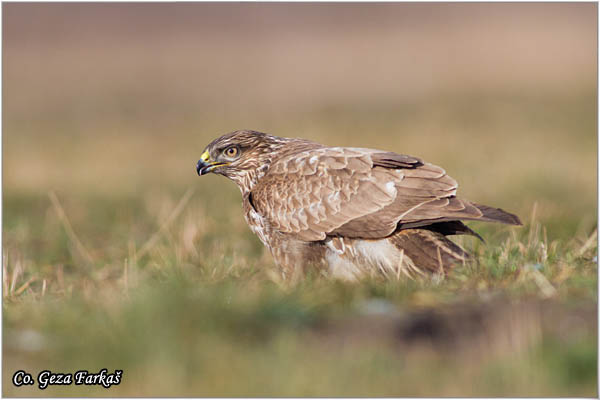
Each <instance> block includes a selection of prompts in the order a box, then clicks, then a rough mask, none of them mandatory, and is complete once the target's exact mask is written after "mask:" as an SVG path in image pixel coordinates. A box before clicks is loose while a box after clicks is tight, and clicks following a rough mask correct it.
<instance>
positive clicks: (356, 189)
mask: <svg viewBox="0 0 600 400" xmlns="http://www.w3.org/2000/svg"><path fill="white" fill-rule="evenodd" d="M457 187H458V185H457V183H456V181H455V180H454V179H452V178H451V177H450V176H448V175H447V174H446V172H445V171H444V170H443V169H442V168H440V167H438V166H436V165H432V164H427V163H424V162H423V161H422V160H420V159H419V158H416V157H411V156H406V155H401V154H396V153H391V152H383V151H378V150H371V149H359V148H342V147H333V148H332V147H329V148H318V149H311V150H306V151H303V152H300V153H297V154H292V155H288V156H286V157H284V158H283V159H280V160H278V161H275V162H274V163H273V164H272V165H271V168H270V170H269V172H268V173H267V174H266V175H265V176H264V177H263V178H262V179H261V181H260V182H259V183H258V184H257V185H256V186H255V188H254V189H253V191H252V198H253V204H254V206H255V208H256V210H257V212H259V213H260V214H261V215H262V216H263V217H265V218H266V219H267V220H268V222H269V224H270V225H271V226H272V227H273V228H275V229H277V230H279V231H281V232H285V233H294V234H297V236H298V238H300V239H301V240H306V241H317V240H323V239H325V238H326V236H327V235H334V236H335V235H339V236H347V237H356V238H381V237H385V236H389V235H391V234H392V233H393V232H394V231H395V230H396V229H398V227H413V226H423V225H428V224H432V223H436V222H441V221H453V220H460V219H482V220H494V221H500V222H507V223H513V222H511V221H514V219H512V220H511V218H510V217H506V215H505V214H508V213H505V212H504V211H502V210H499V209H494V208H490V207H487V208H484V206H478V205H475V204H473V203H470V202H468V201H466V200H461V199H458V198H456V189H457ZM486 213H487V214H486ZM503 213H504V214H503ZM509 215H510V216H512V214H509ZM512 217H514V216H512ZM515 218H516V217H515ZM517 220H518V218H517Z"/></svg>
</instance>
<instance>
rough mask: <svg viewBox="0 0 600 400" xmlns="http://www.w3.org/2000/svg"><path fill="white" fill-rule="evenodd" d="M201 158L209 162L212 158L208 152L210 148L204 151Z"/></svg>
mask: <svg viewBox="0 0 600 400" xmlns="http://www.w3.org/2000/svg"><path fill="white" fill-rule="evenodd" d="M200 159H201V160H202V161H204V162H207V161H208V160H209V159H210V154H208V150H206V151H205V152H204V153H202V155H201V156H200Z"/></svg>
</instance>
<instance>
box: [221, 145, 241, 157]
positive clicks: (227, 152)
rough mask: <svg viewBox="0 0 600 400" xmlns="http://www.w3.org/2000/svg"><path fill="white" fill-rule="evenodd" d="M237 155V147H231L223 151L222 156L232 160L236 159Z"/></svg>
mask: <svg viewBox="0 0 600 400" xmlns="http://www.w3.org/2000/svg"><path fill="white" fill-rule="evenodd" d="M238 153H239V150H238V148H237V147H235V146H231V147H228V148H226V149H225V151H223V154H225V156H227V157H229V158H233V157H236V156H237V155H238Z"/></svg>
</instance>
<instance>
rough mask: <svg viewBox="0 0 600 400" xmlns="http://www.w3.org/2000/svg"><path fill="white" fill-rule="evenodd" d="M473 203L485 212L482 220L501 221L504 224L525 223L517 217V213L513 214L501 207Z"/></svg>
mask: <svg viewBox="0 0 600 400" xmlns="http://www.w3.org/2000/svg"><path fill="white" fill-rule="evenodd" d="M471 204H473V205H474V206H475V207H477V209H479V211H481V212H482V213H483V216H482V217H481V218H480V219H482V220H488V221H493V222H501V223H503V224H510V225H523V223H522V222H521V220H520V219H519V217H517V216H516V215H515V214H511V213H509V212H506V211H504V210H502V209H500V208H494V207H489V206H483V205H481V204H476V203H471Z"/></svg>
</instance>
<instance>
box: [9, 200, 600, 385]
mask: <svg viewBox="0 0 600 400" xmlns="http://www.w3.org/2000/svg"><path fill="white" fill-rule="evenodd" d="M191 193H192V191H188V192H186V193H185V194H184V195H183V196H182V197H181V199H180V201H179V202H176V201H174V200H175V199H173V200H172V201H169V202H168V203H169V204H170V205H171V208H169V209H167V208H165V209H164V210H163V217H162V218H161V219H160V220H161V222H160V223H157V224H156V226H155V233H153V234H152V235H146V237H145V238H144V240H141V241H139V243H142V244H141V245H137V244H135V242H133V239H131V238H136V237H137V236H136V235H135V234H130V239H129V241H126V239H127V237H126V236H122V237H121V236H119V233H117V232H115V233H112V232H111V233H110V234H109V236H110V237H111V238H112V240H111V241H109V242H108V243H107V244H108V249H107V251H106V252H105V253H99V252H98V251H97V250H96V251H93V250H89V249H87V248H86V246H89V243H88V244H85V245H84V244H83V243H82V239H81V238H80V237H78V236H77V234H76V233H75V230H76V229H77V224H72V223H71V222H69V220H68V213H67V212H64V210H65V209H64V208H63V206H62V205H60V200H58V198H57V197H55V195H54V194H51V195H50V197H49V199H48V203H49V209H50V210H51V212H49V215H48V217H47V218H48V219H49V220H54V224H50V223H49V226H53V228H50V227H46V229H49V230H53V231H49V232H45V233H44V235H45V236H46V238H48V237H51V240H48V239H46V242H47V243H46V244H45V246H47V247H45V246H42V247H41V250H40V253H39V254H38V255H36V254H35V253H34V254H32V255H31V256H30V257H39V256H41V255H44V256H46V257H47V259H46V261H45V262H42V263H36V262H35V259H32V258H29V257H28V256H27V255H26V254H24V253H19V252H18V251H15V249H14V248H13V251H8V252H6V253H5V260H4V265H5V271H4V275H3V278H4V282H3V283H4V296H5V297H4V314H3V318H4V321H3V323H4V329H5V335H4V349H5V352H4V363H5V364H4V376H3V383H4V388H5V395H19V396H21V395H27V396H38V395H52V396H54V395H57V396H72V395H94V396H102V395H111V396H133V395H136V396H137V395H145V396H151V395H152V396H154V395H159V396H243V395H251V396H298V395H300V396H354V395H356V396H368V395H370V396H442V395H473V396H517V395H520V396H522V395H526V396H529V395H531V396H550V395H570V396H593V395H594V393H595V390H596V389H595V388H596V386H595V385H596V372H595V371H596V360H597V359H596V334H595V326H596V325H595V323H594V321H595V320H596V307H595V304H596V302H595V299H596V295H597V290H596V287H597V283H596V282H597V275H596V268H595V265H596V261H595V258H594V257H595V254H596V251H597V248H596V243H597V238H596V232H595V231H594V233H593V234H592V235H589V236H582V237H576V238H573V239H572V240H570V241H569V242H562V241H560V240H554V241H548V239H547V233H546V229H545V228H544V227H543V226H542V225H541V224H540V222H539V221H536V220H530V221H528V222H527V223H526V225H525V226H524V227H523V228H521V229H510V228H500V229H493V228H491V227H489V228H485V227H484V226H482V227H481V228H482V229H481V232H482V233H483V234H484V236H486V238H487V239H488V240H489V241H491V244H488V245H482V244H480V243H478V242H475V241H470V239H468V240H469V241H468V242H467V241H465V242H464V243H463V244H464V245H465V246H468V247H470V248H472V250H473V251H474V252H475V253H476V254H477V260H478V262H477V263H476V264H472V265H465V266H461V267H458V268H457V269H456V270H455V271H454V272H453V273H452V274H450V275H449V276H448V278H446V279H445V280H443V281H439V280H424V281H406V280H401V281H382V280H367V281H364V282H360V283H358V284H348V283H343V282H338V281H330V280H327V279H325V278H323V277H321V276H318V275H316V274H314V275H311V276H309V277H307V279H306V280H305V281H303V282H301V283H300V284H298V285H296V286H292V287H290V286H287V285H285V284H283V286H282V284H281V283H278V282H277V280H276V278H275V277H276V274H275V273H274V266H273V265H272V262H271V261H270V259H269V258H268V257H267V256H265V255H264V254H263V252H262V251H261V249H260V245H259V244H258V245H257V244H256V243H255V242H256V240H255V239H254V238H252V237H251V236H250V233H248V232H247V231H246V230H244V229H237V228H236V227H233V228H232V227H229V226H227V224H218V223H217V222H216V220H215V219H213V218H211V217H209V216H207V215H206V213H205V210H203V209H202V207H201V206H200V204H199V203H197V202H196V203H194V202H193V201H192V200H193V199H195V198H197V196H194V195H191ZM189 202H191V203H192V204H189ZM182 205H183V206H182ZM63 212H64V214H63ZM105 212H106V213H108V214H113V215H112V216H107V215H99V216H98V218H101V219H108V218H112V221H114V225H118V223H117V221H118V219H119V215H118V213H114V212H113V213H110V212H108V211H105ZM231 212H232V213H235V211H233V210H232V211H231ZM109 220H110V219H109ZM114 225H112V224H107V225H106V226H114ZM493 231H496V233H493ZM9 232H11V231H9ZM69 232H70V233H69ZM24 235H25V237H28V238H30V236H31V235H30V234H29V233H27V232H25V233H24ZM82 237H83V236H82ZM9 238H10V236H9ZM119 238H121V239H123V242H122V243H123V245H126V247H127V249H126V250H124V249H121V250H118V249H116V248H115V243H118V242H120V239H119ZM153 238H158V239H153ZM32 240H33V241H36V240H39V241H41V240H43V239H42V238H37V239H32ZM96 245H97V244H96ZM7 247H8V246H7ZM143 249H147V250H146V251H144V250H143ZM113 252H114V253H117V254H118V255H117V254H115V255H114V256H113V255H112V253H113ZM125 252H126V253H125ZM61 257H62V259H61ZM113 257H114V258H113ZM59 260H60V261H59ZM541 299H543V301H542V300H541ZM538 301H541V303H540V304H539V305H537V304H538V303H537V302H538ZM532 302H533V303H535V304H536V307H537V308H536V311H535V312H534V313H533V314H532V315H533V320H534V321H535V322H534V323H533V326H529V325H531V322H528V321H529V320H530V319H531V318H532V317H531V316H529V315H526V316H525V317H522V316H521V317H517V318H516V320H515V317H514V316H513V317H506V316H505V314H506V312H507V311H506V309H507V306H506V304H511V306H510V307H508V310H509V311H508V312H509V313H513V312H514V310H515V309H516V310H519V309H521V308H527V307H530V305H531V304H532ZM477 304H483V305H489V307H490V308H489V310H490V312H491V315H492V316H491V317H490V318H489V319H490V321H489V322H485V321H484V322H482V323H477V324H476V325H475V326H474V327H471V328H469V326H461V327H460V329H459V331H460V335H459V336H463V335H466V336H469V335H471V337H474V338H475V339H473V340H478V341H483V342H482V343H483V344H481V348H479V350H478V351H475V353H476V354H471V353H472V351H471V350H472V349H471V350H470V348H471V347H472V346H473V344H472V343H469V346H464V345H462V346H458V347H457V348H456V349H454V348H448V346H444V344H445V342H444V341H445V340H446V339H445V338H446V337H453V336H452V335H455V333H454V334H453V333H452V332H453V330H452V329H451V328H448V327H447V326H446V325H448V324H452V323H455V321H460V317H457V316H456V315H455V314H456V313H457V312H459V313H460V312H465V311H460V310H467V311H466V313H467V314H469V315H470V313H471V312H475V314H477V312H476V311H470V310H471V308H472V307H473V305H477ZM428 310H429V311H431V310H435V311H436V312H441V313H449V317H448V319H447V321H449V322H444V323H443V324H442V325H440V326H439V327H438V326H437V325H434V331H435V332H437V333H436V334H435V335H436V336H432V337H429V336H428V334H427V333H426V334H423V335H421V336H423V337H420V335H419V334H418V335H417V339H413V338H412V335H411V336H410V337H411V339H410V340H408V339H407V337H406V335H404V336H403V335H402V334H401V333H399V332H401V330H402V329H407V328H406V327H407V326H408V327H410V326H411V324H414V323H415V322H414V321H419V319H418V318H417V317H416V316H412V317H411V314H414V313H423V312H427V311H428ZM396 313H400V314H401V315H404V316H405V319H398V316H397V315H396ZM475 314H474V315H475ZM579 314H581V315H579ZM548 315H550V317H549V318H550V321H549V322H548V321H547V322H544V321H542V320H543V318H544V316H545V318H548ZM407 316H408V317H407ZM373 318H375V320H373ZM469 318H470V317H469ZM506 318H508V320H507V319H506ZM573 318H574V319H573ZM378 321H379V322H378ZM390 321H391V322H390ZM453 321H454V322H453ZM573 322H575V325H574V326H570V327H569V332H568V333H565V332H562V331H560V330H557V329H556V328H555V327H553V326H554V325H556V324H558V325H564V324H572V323H573ZM378 323H379V324H380V325H381V324H382V323H383V326H379V327H378ZM386 324H387V325H386ZM489 324H495V325H494V326H496V329H493V330H489V329H490V328H486V327H487V326H488V325H489ZM365 325H367V326H372V327H373V331H370V329H369V328H367V329H366V331H365ZM563 329H564V328H563ZM513 330H515V331H516V332H517V333H514V332H512V331H513ZM531 331H533V332H534V333H531ZM511 332H512V333H511ZM507 335H509V336H510V335H513V336H515V335H516V339H515V338H514V337H513V338H512V339H507ZM414 340H416V342H415V341H414ZM506 340H509V344H508V345H507V344H505V343H504V342H505V341H506ZM522 341H525V342H526V344H525V345H516V344H515V343H519V342H522ZM415 343H416V344H415ZM403 346H404V347H403ZM440 346H441V347H440ZM498 346H499V347H500V350H494V349H496V348H497V347H498ZM17 367H18V368H23V369H25V370H30V371H38V370H41V369H42V368H47V369H50V370H52V371H64V372H68V371H72V372H74V371H76V370H80V369H88V370H90V371H98V370H100V368H108V369H109V371H112V370H114V369H122V370H124V378H123V383H122V384H121V385H120V386H117V387H113V388H111V389H110V390H106V389H102V388H93V387H92V388H88V387H56V386H54V387H51V388H49V389H46V390H45V391H44V392H41V391H39V389H36V388H35V387H30V388H15V387H13V386H12V385H11V383H10V379H11V372H14V371H13V370H16V368H17ZM158 376H160V379H158V378H157V377H158ZM426 377H431V378H433V377H435V378H434V379H435V381H436V385H433V386H432V385H427V384H425V380H424V379H427V378H426Z"/></svg>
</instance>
